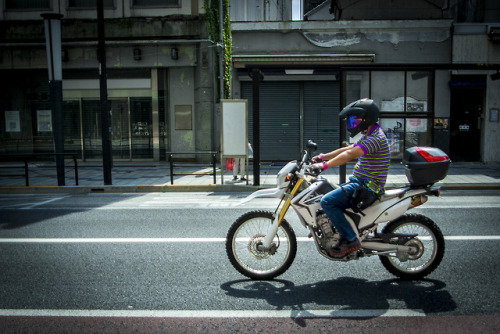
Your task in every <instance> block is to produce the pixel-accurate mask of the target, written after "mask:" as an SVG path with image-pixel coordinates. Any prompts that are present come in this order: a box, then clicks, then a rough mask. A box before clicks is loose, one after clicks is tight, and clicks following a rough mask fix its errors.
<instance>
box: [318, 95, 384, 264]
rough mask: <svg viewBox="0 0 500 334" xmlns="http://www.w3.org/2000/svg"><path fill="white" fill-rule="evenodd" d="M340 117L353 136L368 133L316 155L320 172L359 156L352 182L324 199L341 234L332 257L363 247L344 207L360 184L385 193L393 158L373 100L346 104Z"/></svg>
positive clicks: (379, 192)
mask: <svg viewBox="0 0 500 334" xmlns="http://www.w3.org/2000/svg"><path fill="white" fill-rule="evenodd" d="M339 116H340V118H343V119H346V120H347V130H348V131H349V133H350V136H351V137H354V136H355V135H357V134H358V133H360V132H363V134H364V136H363V137H362V138H361V139H360V140H358V141H357V142H356V143H355V144H352V145H350V146H347V147H342V148H339V149H337V150H335V151H332V152H330V153H326V154H323V153H321V154H319V155H317V156H315V157H314V158H313V160H314V161H315V162H317V163H315V164H313V165H312V166H311V167H312V169H313V170H314V171H315V172H317V173H320V172H322V171H324V170H325V169H327V168H330V167H334V166H340V165H343V164H345V163H347V162H348V161H350V160H352V159H356V158H358V162H357V163H356V166H355V167H354V170H353V176H351V177H349V181H350V182H348V183H346V184H343V185H342V186H341V187H340V188H338V189H336V190H333V191H331V192H329V193H328V194H326V195H325V196H323V198H322V200H321V207H322V208H323V211H324V212H325V213H326V215H327V216H328V218H330V220H331V221H332V223H333V225H334V226H335V227H336V228H337V230H338V231H339V233H340V235H341V239H340V241H339V243H338V244H337V246H335V247H333V248H332V249H331V250H329V254H330V255H331V256H344V255H345V254H347V253H350V252H354V251H357V250H359V249H361V243H360V241H359V240H358V238H357V236H356V233H355V232H354V230H353V228H352V227H351V225H350V224H349V222H348V221H347V219H346V218H345V216H344V213H343V210H345V209H347V208H349V207H351V203H350V202H351V197H352V195H353V193H354V191H355V190H356V188H358V187H359V185H363V186H364V187H365V188H369V189H371V190H372V191H374V192H375V193H376V194H377V195H378V194H381V193H382V192H383V190H384V185H385V183H386V179H387V174H388V172H389V165H390V160H391V156H390V150H389V144H388V141H387V137H386V136H385V134H384V132H383V131H382V129H381V128H380V125H379V124H378V118H379V109H378V107H377V105H376V104H375V102H373V100H370V99H362V100H358V101H355V102H353V103H351V104H349V105H348V106H347V107H345V108H344V109H343V110H342V111H341V112H340V114H339Z"/></svg>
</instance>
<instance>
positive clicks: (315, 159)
mask: <svg viewBox="0 0 500 334" xmlns="http://www.w3.org/2000/svg"><path fill="white" fill-rule="evenodd" d="M312 161H313V162H323V161H325V155H324V154H323V153H320V154H318V155H317V156H315V157H313V158H312Z"/></svg>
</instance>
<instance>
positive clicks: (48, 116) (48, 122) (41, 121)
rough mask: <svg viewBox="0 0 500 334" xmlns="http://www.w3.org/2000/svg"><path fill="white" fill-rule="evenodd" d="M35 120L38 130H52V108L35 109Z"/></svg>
mask: <svg viewBox="0 0 500 334" xmlns="http://www.w3.org/2000/svg"><path fill="white" fill-rule="evenodd" d="M36 120H37V128H38V132H51V131H52V110H37V111H36Z"/></svg>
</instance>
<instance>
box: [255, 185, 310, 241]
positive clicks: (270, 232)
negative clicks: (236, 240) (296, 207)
mask: <svg viewBox="0 0 500 334" xmlns="http://www.w3.org/2000/svg"><path fill="white" fill-rule="evenodd" d="M302 182H304V179H302V178H299V179H298V180H297V182H296V183H295V186H294V187H293V189H292V191H291V192H290V195H287V194H286V193H285V196H287V197H288V198H287V200H286V201H285V204H284V205H283V207H282V208H281V210H280V211H279V213H278V215H277V216H276V217H275V218H274V221H273V223H272V225H271V226H269V229H268V230H267V233H266V237H265V238H264V242H263V243H262V245H260V246H259V248H262V250H266V249H269V247H271V244H272V242H273V239H274V237H275V236H276V233H277V232H278V228H279V227H280V225H281V222H282V221H283V218H284V217H285V215H286V213H287V211H288V209H289V208H290V203H291V202H292V199H293V198H294V197H295V195H296V194H297V192H298V191H299V188H300V186H301V185H302Z"/></svg>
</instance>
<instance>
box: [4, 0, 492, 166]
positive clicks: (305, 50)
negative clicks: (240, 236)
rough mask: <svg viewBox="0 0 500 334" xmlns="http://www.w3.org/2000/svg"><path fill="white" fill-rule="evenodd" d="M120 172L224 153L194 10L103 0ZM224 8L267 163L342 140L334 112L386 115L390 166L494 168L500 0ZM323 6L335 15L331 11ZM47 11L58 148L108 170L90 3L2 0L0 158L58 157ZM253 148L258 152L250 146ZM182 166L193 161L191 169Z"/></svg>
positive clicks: (199, 14)
mask: <svg viewBox="0 0 500 334" xmlns="http://www.w3.org/2000/svg"><path fill="white" fill-rule="evenodd" d="M103 3H104V18H105V29H106V30H105V37H106V62H107V74H108V99H109V109H110V114H111V129H110V131H111V140H112V154H113V159H115V160H150V161H159V160H165V159H166V156H167V152H195V151H217V150H218V149H219V146H220V144H219V138H220V134H219V121H220V120H219V116H218V115H219V114H218V110H217V102H218V101H217V99H218V98H217V97H216V94H215V93H214V91H215V89H214V87H217V86H218V81H219V78H218V73H216V70H215V65H214V64H215V63H216V62H217V60H215V59H214V55H213V50H214V49H215V48H216V47H217V43H215V42H214V41H210V40H209V38H208V33H207V22H206V17H205V12H204V8H203V5H204V1H203V0H103ZM293 3H294V1H292V0H276V1H274V0H273V1H267V0H252V1H250V0H233V1H231V2H230V5H231V8H230V13H231V19H232V23H231V31H232V37H233V57H232V59H233V78H232V98H235V99H248V100H249V120H248V122H249V140H250V142H251V143H252V144H254V143H253V142H252V141H253V133H254V132H253V129H254V124H253V115H252V110H253V104H252V100H253V89H254V87H253V84H252V77H251V75H250V74H251V73H252V71H253V69H255V68H256V69H258V70H259V72H260V73H261V75H262V80H261V81H260V83H259V94H260V95H259V96H260V98H259V100H260V103H259V113H260V122H259V124H258V125H257V126H258V128H257V129H258V131H259V137H260V141H259V144H260V145H259V146H260V158H261V160H263V161H271V162H273V161H288V160H290V159H293V158H295V157H296V156H300V152H301V151H302V149H303V147H304V145H305V143H306V142H307V140H308V139H313V140H315V141H317V142H318V144H319V149H320V150H321V151H326V150H331V149H333V148H336V147H338V146H339V145H343V144H345V143H346V142H348V141H349V140H350V139H349V138H348V137H347V135H346V134H345V131H344V129H343V127H342V124H341V122H339V119H338V113H339V112H340V110H341V109H342V107H343V106H345V105H346V104H348V103H349V102H351V101H354V100H356V99H358V98H363V97H370V98H372V99H374V100H375V101H376V102H377V103H378V105H379V106H380V109H381V112H382V115H381V125H382V127H383V129H384V131H385V132H386V133H387V136H388V138H389V140H390V143H391V150H392V156H393V158H394V159H401V157H402V152H403V151H404V149H405V148H407V147H410V146H414V145H432V146H437V147H440V148H442V149H443V150H445V151H446V152H447V153H449V154H450V156H451V157H452V159H453V160H454V161H482V162H493V161H500V146H499V145H498V143H499V142H500V123H499V120H498V118H499V116H498V114H499V109H500V94H499V92H500V80H498V79H499V76H500V75H498V71H499V69H500V42H499V39H500V37H499V34H500V31H499V29H500V28H499V27H500V3H499V2H498V1H495V0H478V1H466V0H432V1H429V0H415V1H411V6H410V5H408V1H404V0H394V1H390V2H389V1H376V0H361V1H359V0H333V1H330V0H327V1H318V0H314V1H312V0H302V2H301V5H302V6H301V9H300V12H301V13H302V15H303V16H302V19H301V20H292V17H294V16H293V15H292V14H293V13H292V12H293V10H294V9H293ZM330 7H331V8H332V13H330V10H329V9H330ZM42 13H58V14H62V15H63V18H62V21H61V22H62V51H63V64H62V67H63V109H64V132H65V133H64V138H65V143H64V144H65V151H66V152H69V153H77V154H78V156H79V158H80V159H83V160H89V159H97V160H100V159H102V141H101V134H102V129H101V124H100V122H101V121H100V102H99V81H98V74H99V69H98V59H97V21H96V5H95V1H93V0H64V1H57V0H25V1H15V0H0V46H1V48H0V73H1V77H2V79H3V80H1V81H0V113H1V114H0V154H15V153H50V152H53V151H54V142H53V135H52V119H51V117H52V115H51V110H50V108H51V107H50V103H49V87H48V74H47V57H46V51H45V36H44V28H43V21H42V18H41V16H40V14H42ZM254 146H255V145H254ZM195 157H196V156H194V155H186V158H195Z"/></svg>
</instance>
